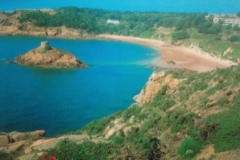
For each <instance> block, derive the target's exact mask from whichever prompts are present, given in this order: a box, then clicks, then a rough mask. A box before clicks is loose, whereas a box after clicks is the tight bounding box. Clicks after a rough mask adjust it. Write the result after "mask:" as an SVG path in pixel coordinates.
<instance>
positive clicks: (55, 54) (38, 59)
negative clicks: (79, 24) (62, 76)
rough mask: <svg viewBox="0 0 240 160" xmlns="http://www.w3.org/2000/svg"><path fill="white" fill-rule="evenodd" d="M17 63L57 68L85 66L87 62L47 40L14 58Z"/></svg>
mask: <svg viewBox="0 0 240 160" xmlns="http://www.w3.org/2000/svg"><path fill="white" fill-rule="evenodd" d="M14 62H15V63H17V64H21V65H25V66H41V67H55V68H84V67H87V65H86V64H84V63H83V62H81V61H80V60H78V59H77V58H76V57H75V56H74V55H73V54H71V53H69V52H67V51H63V50H60V49H57V48H53V47H51V46H49V44H48V42H47V41H44V42H41V45H40V46H39V47H37V48H35V49H33V50H30V51H29V52H28V53H26V54H23V55H19V56H17V57H16V58H15V59H14Z"/></svg>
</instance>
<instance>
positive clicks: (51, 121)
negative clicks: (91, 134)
mask: <svg viewBox="0 0 240 160" xmlns="http://www.w3.org/2000/svg"><path fill="white" fill-rule="evenodd" d="M41 40H48V41H49V42H50V45H51V46H53V47H57V48H61V49H64V50H68V51H70V52H72V53H73V54H74V55H76V56H77V57H78V58H79V59H81V60H82V61H84V62H85V63H87V64H88V65H89V66H90V67H89V68H86V69H46V68H37V67H25V66H20V65H17V64H11V65H7V64H5V63H1V64H0V73H1V76H0V106H1V109H0V132H9V131H13V130H17V131H31V130H36V129H44V130H46V131H47V135H48V136H53V135H55V134H60V133H65V132H68V131H72V130H77V129H80V128H81V127H82V126H83V125H84V124H86V123H88V122H90V121H92V120H95V119H98V118H101V117H103V116H106V115H109V114H111V113H113V112H116V111H119V110H124V109H125V108H127V107H128V106H129V105H130V104H132V103H133V102H134V101H133V99H132V98H133V96H134V95H136V94H137V93H139V92H140V90H141V88H142V87H143V86H144V84H145V83H146V81H147V79H148V77H149V76H150V74H151V73H152V69H151V68H149V67H148V64H149V63H150V62H151V61H152V60H153V58H156V57H151V56H148V55H149V54H151V53H155V54H156V55H158V53H157V52H156V51H155V50H153V49H151V48H147V47H144V46H140V45H135V44H130V43H123V42H112V41H100V40H64V39H47V38H37V37H14V36H12V37H11V36H1V37H0V59H2V58H6V59H7V60H13V59H14V57H15V56H17V55H18V54H21V53H25V52H27V51H28V50H30V49H33V48H35V47H37V46H39V44H40V41H41Z"/></svg>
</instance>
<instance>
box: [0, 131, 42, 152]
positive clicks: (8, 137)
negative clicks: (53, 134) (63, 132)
mask: <svg viewBox="0 0 240 160" xmlns="http://www.w3.org/2000/svg"><path fill="white" fill-rule="evenodd" d="M44 137H45V131H44V130H37V131H33V132H16V131H14V132H11V133H0V151H4V152H7V153H12V152H15V151H17V150H18V149H19V148H21V147H22V146H24V145H25V144H27V143H28V141H34V140H38V139H42V138H44Z"/></svg>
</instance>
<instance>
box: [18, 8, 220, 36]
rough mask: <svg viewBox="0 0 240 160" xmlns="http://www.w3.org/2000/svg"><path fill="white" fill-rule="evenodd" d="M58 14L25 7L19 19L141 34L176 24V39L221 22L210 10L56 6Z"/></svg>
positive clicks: (215, 31) (216, 26)
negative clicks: (143, 9) (212, 16)
mask: <svg viewBox="0 0 240 160" xmlns="http://www.w3.org/2000/svg"><path fill="white" fill-rule="evenodd" d="M55 12H56V13H55V14H53V15H50V14H49V13H47V12H41V11H40V10H36V11H24V12H22V14H21V16H20V17H19V22H20V23H22V22H26V21H31V22H32V23H33V24H34V25H35V26H44V27H58V26H66V27H68V28H75V29H83V30H86V31H87V32H88V33H94V34H100V33H110V34H122V35H132V36H141V34H143V33H149V34H151V33H152V32H153V31H154V30H155V29H156V28H158V27H161V26H162V27H174V28H176V30H175V33H174V34H173V35H172V36H173V37H175V38H176V39H185V38H188V37H189V35H188V34H187V32H186V30H187V29H189V28H196V29H197V30H198V32H200V33H204V34H218V33H219V32H220V31H221V27H222V26H221V24H214V23H213V21H212V19H211V18H206V15H207V13H161V12H118V11H106V10H100V9H87V8H76V7H67V8H59V9H56V10H55ZM108 19H115V20H119V21H120V24H118V25H114V24H109V23H106V21H107V20H108Z"/></svg>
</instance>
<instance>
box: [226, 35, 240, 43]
mask: <svg viewBox="0 0 240 160" xmlns="http://www.w3.org/2000/svg"><path fill="white" fill-rule="evenodd" d="M229 41H231V42H238V41H240V35H232V36H231V37H230V38H229Z"/></svg>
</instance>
